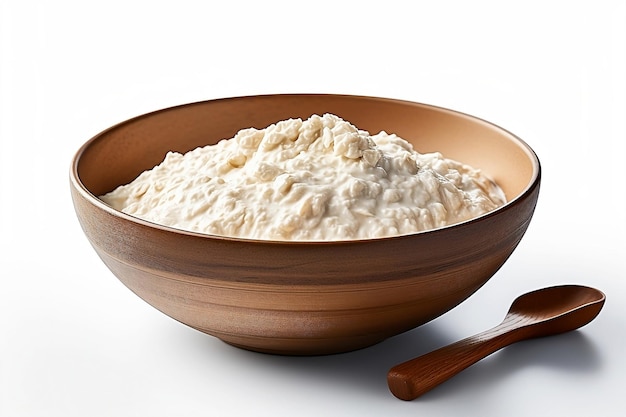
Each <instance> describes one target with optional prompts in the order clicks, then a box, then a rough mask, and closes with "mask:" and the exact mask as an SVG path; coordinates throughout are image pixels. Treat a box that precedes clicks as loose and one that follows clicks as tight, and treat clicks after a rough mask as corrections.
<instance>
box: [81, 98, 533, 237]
mask: <svg viewBox="0 0 626 417" xmlns="http://www.w3.org/2000/svg"><path fill="white" fill-rule="evenodd" d="M278 96H280V97H299V98H307V97H346V98H354V99H365V100H380V101H390V102H395V103H400V104H410V105H414V106H417V107H425V108H429V109H433V110H437V111H440V112H443V113H449V114H452V115H455V116H458V117H462V118H465V119H470V120H471V121H473V122H479V123H482V124H486V125H488V126H490V127H492V128H495V129H497V130H499V131H501V132H502V133H505V134H506V136H508V138H509V140H511V141H513V142H515V143H516V144H517V145H519V147H520V149H522V150H523V151H524V153H525V154H526V155H527V156H528V158H529V160H530V162H531V165H532V168H533V172H532V175H531V179H530V181H529V182H528V184H527V185H526V187H525V188H524V189H523V190H522V191H521V192H519V193H518V194H517V195H516V196H515V197H514V198H512V199H510V200H507V201H506V202H505V204H503V205H502V206H500V207H498V208H496V209H494V210H491V211H489V212H487V213H484V214H481V215H479V216H475V217H472V218H470V219H467V220H464V221H461V222H456V223H452V224H448V225H445V226H441V227H437V228H432V229H427V230H422V231H418V232H413V233H405V234H399V235H392V236H384V237H379V238H368V239H343V240H268V239H254V238H242V237H233V236H224V235H217V234H209V233H202V232H194V231H190V230H184V229H178V228H175V227H171V226H166V225H163V224H159V223H155V222H152V221H149V220H145V219H142V218H139V217H136V216H133V215H130V214H127V213H124V212H122V211H120V210H117V209H114V208H113V207H111V206H109V205H108V204H106V203H105V202H104V201H102V200H100V199H99V198H98V196H96V195H95V194H93V193H92V192H91V191H90V190H89V189H88V188H87V187H86V186H85V184H84V183H83V182H82V181H81V179H80V175H79V173H78V165H79V163H80V160H81V157H82V156H83V154H84V153H85V152H86V150H87V149H88V148H89V147H90V146H91V145H92V144H93V143H94V142H97V141H99V140H103V139H102V138H103V137H105V136H106V135H107V134H108V133H109V132H111V131H113V130H116V129H119V128H120V127H122V126H125V125H128V124H132V123H135V122H137V121H138V120H141V119H144V118H149V117H153V116H156V115H158V114H159V113H165V112H169V111H172V110H176V109H180V108H184V107H191V106H195V105H202V104H206V103H208V102H216V101H227V100H229V101H235V100H245V99H250V98H255V97H266V98H271V97H278ZM541 171H542V170H541V163H540V161H539V157H538V156H537V154H536V153H535V151H534V150H533V149H532V148H531V147H530V145H528V143H526V142H525V141H524V140H523V139H521V138H520V137H519V136H517V135H515V134H514V133H512V132H510V131H509V130H507V129H504V128H503V127H501V126H499V125H497V124H495V123H493V122H490V121H487V120H485V119H482V118H480V117H477V116H473V115H471V114H468V113H464V112H461V111H457V110H452V109H450V108H447V107H442V106H438V105H432V104H426V103H422V102H416V101H410V100H404V99H395V98H387V97H377V96H367V95H354V94H332V93H277V94H255V95H243V96H232V97H221V98H215V99H208V100H199V101H194V102H189V103H183V104H178V105H174V106H168V107H165V108H161V109H158V110H153V111H149V112H147V113H143V114H140V115H137V116H134V117H131V118H128V119H126V120H123V121H121V122H118V123H116V124H114V125H112V126H110V127H108V128H106V129H104V130H102V131H100V132H99V133H97V134H96V135H94V136H92V137H91V138H90V139H89V140H87V141H86V142H85V143H83V144H82V145H81V146H80V147H79V149H78V150H77V151H76V152H75V153H74V156H73V157H72V159H71V164H70V172H69V176H70V185H71V186H72V187H73V188H74V189H75V190H76V191H77V192H78V193H80V195H81V196H82V197H83V198H84V199H85V200H87V201H88V202H89V203H91V204H92V205H94V206H96V207H97V208H99V209H101V210H104V211H105V212H107V213H108V214H110V215H113V216H115V217H117V218H120V219H122V220H126V221H129V222H131V223H135V224H137V225H140V226H144V227H149V228H153V229H157V230H160V231H164V232H168V233H174V234H179V235H187V236H191V237H196V238H203V239H214V240H221V241H231V242H242V243H244V242H245V243H252V244H266V245H267V244H271V245H316V246H318V245H337V244H357V243H366V242H383V241H387V240H396V239H406V238H410V237H413V236H419V235H425V234H432V233H437V232H440V231H442V230H448V229H453V228H458V227H460V226H463V225H467V224H471V223H476V222H480V221H482V220H484V219H487V218H490V217H493V216H496V215H498V213H500V212H502V211H504V210H507V209H509V208H510V207H512V206H513V205H515V203H516V202H517V201H519V200H521V199H523V198H524V197H525V196H526V195H528V194H530V193H532V192H533V190H534V189H535V188H536V187H538V186H539V184H540V181H541Z"/></svg>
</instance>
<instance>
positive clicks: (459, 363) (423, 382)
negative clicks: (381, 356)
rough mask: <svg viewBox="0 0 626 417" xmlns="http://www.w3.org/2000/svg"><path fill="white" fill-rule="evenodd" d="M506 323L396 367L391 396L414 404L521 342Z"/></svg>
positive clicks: (391, 374)
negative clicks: (508, 346)
mask: <svg viewBox="0 0 626 417" xmlns="http://www.w3.org/2000/svg"><path fill="white" fill-rule="evenodd" d="M513 330H515V328H512V327H511V323H507V322H506V321H505V322H504V323H502V324H500V325H499V326H496V327H494V328H493V329H490V330H487V331H485V332H482V333H479V334H477V335H475V336H471V337H468V338H466V339H463V340H460V341H458V342H456V343H453V344H451V345H448V346H444V347H442V348H439V349H437V350H434V351H432V352H430V353H427V354H425V355H422V356H419V357H417V358H415V359H411V360H409V361H407V362H404V363H401V364H399V365H396V366H394V367H393V368H391V369H390V370H389V373H388V374H387V384H388V385H389V389H390V390H391V392H392V394H393V395H395V396H396V397H398V398H399V399H401V400H406V401H409V400H413V399H415V398H417V397H419V396H420V395H422V394H424V393H425V392H427V391H429V390H431V389H432V388H434V387H436V386H437V385H439V384H441V383H442V382H444V381H446V380H448V379H450V378H451V377H453V376H454V375H456V374H457V373H459V372H461V371H462V370H464V369H465V368H467V367H469V366H471V365H473V364H475V363H476V362H478V361H479V360H481V359H483V358H485V357H487V356H489V355H491V354H492V353H494V352H496V351H497V350H499V349H501V348H503V347H505V346H507V345H510V344H511V343H514V342H516V341H518V340H520V338H519V336H521V335H520V334H516V333H515V332H513Z"/></svg>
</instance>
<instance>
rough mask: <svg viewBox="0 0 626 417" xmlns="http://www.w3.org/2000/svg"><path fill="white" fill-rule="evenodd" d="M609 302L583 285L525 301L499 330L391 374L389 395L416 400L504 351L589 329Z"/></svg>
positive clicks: (526, 297)
mask: <svg viewBox="0 0 626 417" xmlns="http://www.w3.org/2000/svg"><path fill="white" fill-rule="evenodd" d="M605 299H606V297H605V295H604V294H603V293H602V292H601V291H599V290H597V289H595V288H590V287H585V286H579V285H562V286H556V287H549V288H544V289H541V290H536V291H532V292H529V293H527V294H524V295H521V296H520V297H518V298H517V299H515V301H513V303H512V304H511V308H510V309H509V312H508V313H507V314H506V316H505V318H504V320H503V321H502V323H500V324H499V325H498V326H496V327H494V328H492V329H490V330H487V331H484V332H482V333H479V334H477V335H474V336H471V337H468V338H466V339H463V340H460V341H458V342H456V343H453V344H451V345H448V346H445V347H442V348H440V349H437V350H435V351H432V352H430V353H427V354H425V355H422V356H419V357H417V358H415V359H411V360H409V361H406V362H404V363H401V364H399V365H396V366H394V367H393V368H391V370H389V373H388V374H387V383H388V385H389V389H390V390H391V392H392V394H393V395H395V396H396V397H398V398H399V399H401V400H407V401H408V400H413V399H415V398H417V397H419V396H420V395H422V394H424V393H426V392H427V391H430V390H431V389H433V388H434V387H436V386H437V385H439V384H441V383H442V382H444V381H446V380H448V379H450V378H451V377H453V376H454V375H456V374H457V373H459V372H461V371H462V370H464V369H465V368H467V367H469V366H471V365H473V364H474V363H476V362H478V361H479V360H481V359H483V358H485V357H486V356H488V355H490V354H492V353H494V352H496V351H497V350H499V349H501V348H503V347H505V346H508V345H510V344H512V343H515V342H519V341H521V340H525V339H531V338H536V337H544V336H550V335H554V334H559V333H564V332H568V331H571V330H575V329H578V328H580V327H582V326H584V325H586V324H588V323H589V322H591V321H592V320H593V319H594V318H595V317H596V316H597V315H598V314H599V313H600V310H602V307H603V306H604V302H605Z"/></svg>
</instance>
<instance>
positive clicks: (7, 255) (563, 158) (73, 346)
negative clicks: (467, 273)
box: [0, 0, 626, 417]
mask: <svg viewBox="0 0 626 417" xmlns="http://www.w3.org/2000/svg"><path fill="white" fill-rule="evenodd" d="M409 4H411V6H410V7H409ZM0 41H1V43H0V139H1V146H0V157H1V161H0V168H1V171H0V173H1V177H0V179H1V181H2V183H1V184H0V185H1V187H0V213H1V215H0V220H1V222H2V224H1V227H2V228H1V237H0V245H1V246H0V257H1V258H0V259H1V265H0V268H1V269H0V276H1V278H0V282H1V286H0V415H1V416H3V417H4V416H65V417H70V416H175V415H176V416H178V415H180V416H183V415H184V416H201V415H202V416H207V415H255V416H263V415H271V416H276V415H284V416H308V415H311V416H321V415H323V416H334V415H336V416H347V415H355V416H367V415H380V416H383V415H384V416H390V415H393V416H404V415H407V416H408V415H411V416H414V415H439V416H458V415H464V416H470V415H480V416H505V415H506V416H517V415H520V416H527V415H552V416H564V415H573V416H583V415H597V416H612V415H618V414H620V415H621V412H620V411H622V412H623V407H624V405H625V400H624V391H623V384H624V383H625V382H626V377H625V376H624V375H625V373H626V363H625V360H624V352H625V351H626V342H625V340H626V338H625V337H624V330H625V329H626V318H625V317H624V312H625V309H624V305H625V304H626V282H625V278H626V268H625V261H624V259H625V256H626V253H625V252H624V234H625V232H626V226H625V212H626V208H625V203H626V199H625V197H624V195H625V193H626V175H625V172H626V166H625V165H626V164H625V162H624V158H625V146H624V143H625V142H626V124H625V118H626V85H625V79H626V77H625V74H626V6H625V2H623V1H620V0H615V1H606V0H595V1H535V2H533V1H530V2H528V1H525V2H504V1H480V0H475V1H467V2H465V1H463V2H462V1H456V2H454V1H437V2H435V1H419V2H408V1H407V2H399V1H393V0H387V1H379V2H369V1H361V2H356V1H350V2H341V1H338V0H335V1H322V0H318V1H315V2H295V1H291V2H286V1H285V2H277V1H268V0H266V1H258V2H253V1H249V2H243V1H229V2H225V1H222V2H213V3H212V2H208V1H206V2H189V1H183V0H180V1H176V2H162V1H151V2H147V1H146V2H133V1H124V2H115V1H107V2H79V1H74V2H71V1H63V0H56V1H54V2H52V1H50V2H46V1H43V0H41V1H28V0H24V1H22V0H14V1H8V0H0ZM287 92H316V93H317V92H323V93H349V94H362V95H374V96H383V97H391V98H400V99H408V100H413V101H419V102H424V103H429V104H435V105H439V106H444V107H449V108H452V109H455V110H459V111H463V112H466V113H469V114H473V115H475V116H479V117H481V118H484V119H487V120H489V121H492V122H494V123H496V124H498V125H500V126H502V127H504V128H506V129H508V130H510V131H512V132H514V133H515V134H517V135H519V136H520V137H522V138H523V139H524V140H525V141H526V142H528V143H529V144H530V145H531V146H532V147H533V148H534V149H535V151H536V152H537V154H538V155H539V158H540V160H541V163H542V167H543V182H542V190H541V195H540V198H539V205H538V207H537V211H536V214H535V217H534V219H533V222H532V223H531V226H530V228H529V229H528V232H527V234H526V236H525V237H524V239H523V240H522V243H521V244H520V246H519V247H518V249H517V251H516V252H515V253H514V254H513V256H512V257H511V258H510V260H509V261H508V262H507V264H506V265H505V266H504V267H503V268H502V269H501V270H500V271H499V272H498V273H497V274H496V275H495V276H494V278H493V279H492V280H491V281H489V282H488V283H487V285H486V286H485V287H483V288H482V289H481V290H480V291H479V292H478V293H476V294H475V295H474V296H473V297H471V298H470V299H469V300H468V301H466V302H465V303H463V304H462V305H461V306H459V307H458V308H456V309H454V310H453V311H451V312H450V313H448V314H446V315H444V316H443V317H441V318H439V319H436V320H434V321H433V322H431V323H429V324H427V325H425V326H422V327H421V328H418V329H415V330H413V331H410V332H408V333H406V334H403V335H400V336H397V337H395V338H392V339H390V340H388V341H385V342H383V343H381V344H379V345H377V346H374V347H372V348H369V349H364V350H361V351H358V352H353V353H348V354H342V355H334V356H326V357H310V358H290V357H280V356H270V355H262V354H257V353H251V352H247V351H243V350H239V349H236V348H233V347H230V346H228V345H226V344H224V343H222V342H220V341H219V340H217V339H214V338H212V337H210V336H206V335H204V334H202V333H199V332H197V331H195V330H192V329H189V328H187V327H185V326H183V325H181V324H179V323H177V322H175V321H173V320H172V319H170V318H168V317H166V316H164V315H163V314H161V313H159V312H157V311H156V310H155V309H153V308H152V307H150V306H148V305H147V304H146V303H144V302H143V301H141V300H140V299H139V298H137V297H136V296H135V295H134V294H132V293H131V292H130V291H129V290H127V289H126V288H125V287H124V286H123V285H122V284H121V283H119V281H117V280H116V279H115V277H114V276H113V275H112V274H111V273H110V272H109V271H108V270H107V269H106V268H105V266H104V265H103V264H102V262H101V261H100V260H99V259H98V257H97V256H96V255H95V252H94V251H93V250H92V248H91V247H90V245H89V243H88V242H87V239H86V238H85V237H84V235H83V233H82V231H81V229H80V227H79V225H78V222H77V220H76V217H75V215H74V211H73V207H72V204H71V200H70V194H69V183H68V171H69V165H70V160H71V158H72V156H73V154H74V152H75V151H76V150H77V149H78V148H79V146H80V145H82V144H83V143H84V142H85V141H86V140H88V139H89V138H90V137H92V136H93V135H95V134H96V133H98V132H100V131H101V130H103V129H105V128H107V127H109V126H110V125H113V124H115V123H117V122H120V121H123V120H125V119H128V118H131V117H134V116H136V115H139V114H142V113H145V112H149V111H152V110H156V109H160V108H163V107H168V106H172V105H177V104H183V103H187V102H192V101H199V100H206V99H212V98H219V97H228V96H237V95H250V94H261V93H287ZM242 127H244V126H242ZM565 283H577V284H584V285H589V286H594V287H597V288H599V289H601V290H602V291H604V292H605V293H606V295H607V303H606V306H605V308H604V310H603V311H602V313H601V314H600V316H599V317H598V318H597V319H596V320H595V321H594V322H592V323H591V324H589V325H588V326H586V327H584V328H582V329H581V330H579V331H576V332H573V333H569V334H565V335H561V336H557V337H552V338H545V339H540V340H534V341H527V342H523V343H520V344H518V345H515V346H511V347H509V348H506V349H504V350H502V351H500V352H498V353H496V354H494V355H492V356H491V357H489V358H487V359H485V360H484V361H482V362H480V363H478V364H476V365H475V366H473V367H472V368H470V369H468V370H466V371H465V372H463V373H462V374H460V375H458V376H457V377H455V378H454V379H452V380H450V381H448V382H447V383H445V384H444V385H442V386H440V387H438V388H437V389H435V390H433V391H431V392H430V393H428V394H426V395H425V396H423V397H421V398H420V399H418V400H415V401H412V402H403V401H400V400H398V399H396V398H395V397H393V396H392V395H391V394H390V393H389V391H388V389H387V385H386V379H385V378H386V372H387V370H388V369H389V368H390V367H391V366H393V365H395V364H397V363H399V362H402V361H404V360H406V359H409V358H411V357H413V356H416V355H419V354H422V353H425V352H427V351H430V350H432V349H434V348H436V347H439V346H442V345H444V344H447V343H450V342H453V341H455V340H457V339H460V338H463V337H466V336H469V335H471V334H473V333H476V332H479V331H481V330H484V329H487V328H489V327H492V326H494V325H496V324H497V323H499V322H500V320H501V319H502V318H503V317H504V314H505V313H506V311H507V310H508V307H509V305H510V303H511V301H512V300H513V299H514V298H515V297H516V296H517V295H519V294H521V293H524V292H527V291H530V290H533V289H536V288H541V287H546V286H551V285H556V284H565Z"/></svg>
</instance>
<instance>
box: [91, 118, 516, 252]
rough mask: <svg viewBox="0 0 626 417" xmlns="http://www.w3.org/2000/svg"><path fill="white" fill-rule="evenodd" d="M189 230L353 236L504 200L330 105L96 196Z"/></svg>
mask: <svg viewBox="0 0 626 417" xmlns="http://www.w3.org/2000/svg"><path fill="white" fill-rule="evenodd" d="M100 198H101V199H102V200H103V201H104V202H106V203H108V204H109V205H111V206H112V207H114V208H116V209H118V210H121V211H123V212H125V213H128V214H130V215H133V216H136V217H139V218H142V219H145V220H148V221H151V222H154V223H159V224H162V225H166V226H171V227H174V228H178V229H183V230H189V231H194V232H201V233H207V234H212V235H221V236H229V237H241V238H251V239H264V240H307V241H320V240H324V241H328V240H353V239H369V238H380V237H387V236H395V235H403V234H409V233H415V232H419V231H423V230H428V229H433V228H438V227H442V226H446V225H450V224H453V223H458V222H462V221H465V220H468V219H471V218H474V217H477V216H480V215H482V214H484V213H487V212H489V211H491V210H494V209H496V208H497V207H499V206H501V205H502V204H504V202H505V198H504V194H503V192H502V190H501V189H500V188H499V187H498V186H497V185H496V184H495V183H494V182H493V181H491V180H490V179H489V178H487V177H486V176H484V175H482V174H481V172H480V171H479V170H477V169H474V168H472V167H470V166H468V165H466V164H463V163H460V162H457V161H453V160H450V159H446V158H444V157H443V156H442V155H441V154H440V153H427V154H420V153H418V152H417V151H415V150H414V149H413V146H412V145H411V144H410V143H409V142H407V141H406V140H404V139H402V138H400V137H398V136H396V135H394V134H387V133H385V132H380V133H378V134H375V135H373V136H372V135H370V134H369V133H368V132H366V131H363V130H359V129H358V128H357V127H355V126H353V125H352V124H350V123H349V122H347V121H344V120H342V119H341V118H339V117H337V116H335V115H332V114H325V115H323V116H319V115H313V116H311V117H310V118H309V119H307V120H301V119H289V120H284V121H280V122H278V123H275V124H272V125H271V126H268V127H267V128H265V129H254V128H248V129H243V130H241V131H239V132H238V133H237V134H236V135H235V137H233V138H231V139H224V140H222V141H220V142H218V143H217V144H215V145H209V146H205V147H200V148H197V149H194V150H192V151H190V152H187V153H186V154H184V155H183V154H180V153H176V152H169V153H168V154H167V155H166V156H165V159H164V160H163V162H162V163H161V164H159V165H157V166H156V167H154V168H153V169H151V170H148V171H145V172H143V173H142V174H141V175H139V176H138V177H137V178H136V179H135V180H134V181H132V182H131V183H130V184H127V185H122V186H120V187H118V188H117V189H115V190H114V191H112V192H110V193H108V194H106V195H103V196H101V197H100Z"/></svg>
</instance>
